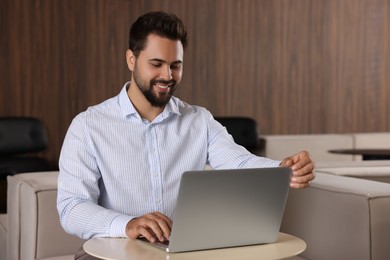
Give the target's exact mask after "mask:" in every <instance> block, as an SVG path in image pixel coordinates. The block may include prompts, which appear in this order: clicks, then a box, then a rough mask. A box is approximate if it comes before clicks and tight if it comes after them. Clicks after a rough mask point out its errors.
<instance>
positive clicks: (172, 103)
mask: <svg viewBox="0 0 390 260" xmlns="http://www.w3.org/2000/svg"><path fill="white" fill-rule="evenodd" d="M129 87H130V81H128V82H126V83H125V85H124V86H123V88H122V90H121V92H120V93H119V106H120V109H121V111H122V116H123V117H126V118H129V117H130V116H131V115H134V116H136V117H138V118H141V116H140V115H139V114H138V112H137V110H136V109H135V107H134V105H133V103H132V102H131V100H130V98H129V96H128V94H127V90H128V89H129ZM179 103H180V102H179V99H178V98H176V97H172V98H171V99H170V100H169V102H168V104H167V105H166V106H165V108H164V110H163V112H162V113H161V114H160V115H159V116H158V117H157V118H161V119H160V120H163V119H165V118H167V117H169V116H170V115H171V114H177V115H181V113H180V109H179ZM157 118H156V119H157Z"/></svg>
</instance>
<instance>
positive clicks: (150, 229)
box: [126, 212, 172, 243]
mask: <svg viewBox="0 0 390 260" xmlns="http://www.w3.org/2000/svg"><path fill="white" fill-rule="evenodd" d="M171 229H172V221H171V220H170V219H169V218H168V217H167V216H165V215H164V214H162V213H161V212H153V213H149V214H146V215H143V216H141V217H138V218H134V219H132V220H130V221H129V223H127V225H126V234H127V235H128V236H129V237H130V238H132V239H136V238H138V237H139V236H143V237H145V238H146V239H147V240H148V241H150V242H152V243H153V242H156V241H160V242H164V241H165V240H169V236H170V235H171Z"/></svg>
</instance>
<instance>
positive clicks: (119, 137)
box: [57, 12, 314, 242]
mask: <svg viewBox="0 0 390 260" xmlns="http://www.w3.org/2000/svg"><path fill="white" fill-rule="evenodd" d="M186 45H187V33H186V30H185V28H184V25H183V22H182V21H181V20H180V19H179V18H177V17H176V16H175V15H170V14H166V13H163V12H151V13H147V14H145V15H143V16H141V17H139V18H138V19H137V21H136V22H135V23H134V24H133V25H132V27H131V30H130V43H129V50H127V52H126V61H127V65H128V68H129V70H130V71H131V72H132V73H131V80H130V82H127V83H126V84H125V85H124V86H123V88H122V90H121V92H120V93H119V94H118V95H117V96H115V97H113V98H110V99H108V100H106V101H105V102H103V103H101V104H98V105H95V106H92V107H89V108H88V109H87V110H86V111H84V112H82V113H80V114H79V115H77V116H76V117H75V119H74V120H73V121H72V124H71V125H70V127H69V129H68V132H67V134H66V137H65V140H64V143H63V147H62V150H61V155H60V160H59V167H60V175H59V178H58V197H57V208H58V213H59V216H60V221H61V224H62V226H63V228H64V229H65V230H66V231H67V232H68V233H70V234H73V235H76V236H79V237H81V238H84V239H89V238H91V237H94V236H99V237H129V238H132V239H135V238H137V237H139V236H144V237H145V238H146V239H148V240H149V241H152V242H153V241H157V240H159V241H164V240H167V239H169V236H170V231H171V227H172V219H171V217H172V215H173V212H174V211H175V205H176V199H177V193H178V188H179V182H180V179H181V176H182V174H183V173H184V172H185V171H194V170H203V169H204V168H205V165H206V164H207V163H208V164H210V165H211V166H212V167H213V168H215V169H235V168H261V167H276V166H279V165H281V166H287V167H291V168H292V170H293V177H292V180H291V187H293V188H305V187H307V186H308V185H309V182H310V181H311V180H313V179H314V162H313V161H312V160H311V158H310V155H309V153H308V152H299V153H297V154H295V155H293V156H291V157H288V158H286V159H284V160H283V161H282V162H280V161H275V160H272V159H268V158H264V157H258V156H256V155H253V154H251V153H250V152H248V151H247V150H246V149H245V148H244V147H242V146H239V145H237V144H236V143H234V141H233V138H232V137H231V135H229V134H228V133H227V131H226V129H225V128H224V127H223V126H222V125H221V124H219V123H218V122H217V121H216V120H214V118H213V116H212V115H211V113H210V112H209V111H207V110H206V109H205V108H202V107H199V106H194V105H189V104H187V103H185V102H183V101H181V100H180V99H178V98H177V97H175V96H173V94H174V91H175V89H176V88H177V87H178V84H179V83H180V81H181V78H182V73H183V62H184V50H185V47H186ZM200 192H201V191H200Z"/></svg>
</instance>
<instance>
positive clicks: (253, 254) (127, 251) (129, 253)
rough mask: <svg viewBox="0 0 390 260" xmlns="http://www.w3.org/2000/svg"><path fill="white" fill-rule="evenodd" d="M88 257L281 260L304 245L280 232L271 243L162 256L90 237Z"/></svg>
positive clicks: (127, 242)
mask: <svg viewBox="0 0 390 260" xmlns="http://www.w3.org/2000/svg"><path fill="white" fill-rule="evenodd" d="M83 249H84V251H85V252H87V253H88V254H90V255H92V256H95V257H98V258H101V259H111V260H112V259H126V260H199V259H202V260H209V259H210V260H211V259H224V260H233V259H234V260H236V259H240V260H255V259H256V260H258V259H263V260H266V259H281V258H288V257H291V256H294V255H298V254H300V253H302V252H303V251H304V250H305V249H306V243H305V242H304V241H303V240H302V239H300V238H297V237H295V236H292V235H289V234H285V233H280V235H279V238H278V240H277V241H276V242H275V243H270V244H262V245H252V246H243V247H232V248H223V249H213V250H203V251H193V252H184V253H166V252H164V251H163V250H160V249H157V248H154V247H153V246H150V245H147V244H145V243H144V242H141V241H138V240H132V239H126V238H92V239H90V240H88V241H87V242H85V243H84V245H83Z"/></svg>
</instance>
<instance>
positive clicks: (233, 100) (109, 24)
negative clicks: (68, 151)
mask: <svg viewBox="0 0 390 260" xmlns="http://www.w3.org/2000/svg"><path fill="white" fill-rule="evenodd" d="M151 10H164V11H167V12H171V13H175V14H177V15H178V16H179V17H181V18H182V19H183V20H184V22H185V24H186V26H187V29H188V32H189V46H188V48H187V50H186V53H185V65H184V76H183V80H182V83H181V86H180V88H179V90H178V91H177V96H178V97H180V98H182V99H183V100H185V101H187V102H188V103H192V104H198V105H201V106H205V107H207V108H208V109H209V110H210V111H211V112H212V113H213V114H215V115H217V116H250V117H253V118H255V119H256V120H257V121H258V124H259V126H260V131H261V133H264V134H305V133H346V132H370V131H390V116H389V113H390V104H389V100H390V89H389V83H390V47H389V45H390V26H389V24H390V18H389V17H390V1H389V0H370V1H366V0H345V1H338V0H317V1H311V0H294V1H289V0H212V1H211V0H128V1H126V0H83V1H79V0H67V1H63V0H2V1H1V2H0V15H1V17H0V22H1V24H0V36H1V39H2V40H1V43H0V51H1V55H2V57H1V61H0V84H1V85H0V116H15V115H16V116H17V115H28V116H36V117H38V118H40V119H42V120H43V121H44V123H45V125H46V126H47V128H48V132H49V145H50V147H49V149H48V151H46V152H45V153H44V155H45V156H46V157H48V158H49V159H50V160H51V161H52V162H53V165H55V164H56V161H57V159H58V156H59V152H60V148H61V145H62V141H63V138H64V135H65V133H66V130H67V128H68V126H69V124H70V122H71V120H72V119H73V117H74V116H75V115H76V114H77V113H79V112H81V111H83V110H85V109H86V108H87V107H88V106H90V105H94V104H97V103H99V102H101V101H103V100H105V99H107V98H109V97H111V96H113V95H116V94H117V93H118V92H119V90H120V88H121V86H122V84H123V83H124V82H125V81H127V80H128V79H129V72H128V69H127V67H126V63H125V56H124V55H125V51H126V49H127V46H128V31H129V26H130V24H131V23H132V22H133V21H134V20H135V19H136V18H137V17H138V16H139V15H141V14H143V13H145V12H147V11H151Z"/></svg>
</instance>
